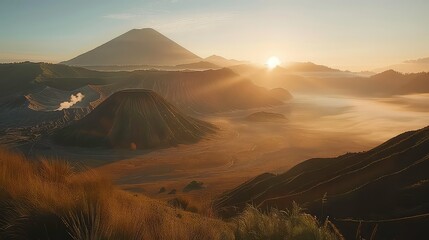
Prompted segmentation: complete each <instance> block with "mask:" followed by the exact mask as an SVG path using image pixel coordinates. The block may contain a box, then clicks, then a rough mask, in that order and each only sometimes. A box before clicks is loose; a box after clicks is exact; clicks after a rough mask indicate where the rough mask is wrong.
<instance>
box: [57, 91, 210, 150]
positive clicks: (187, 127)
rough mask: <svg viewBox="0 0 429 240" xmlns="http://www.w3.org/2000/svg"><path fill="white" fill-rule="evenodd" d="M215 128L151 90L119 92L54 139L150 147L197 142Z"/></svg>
mask: <svg viewBox="0 0 429 240" xmlns="http://www.w3.org/2000/svg"><path fill="white" fill-rule="evenodd" d="M214 130H215V127H214V126H213V125H211V124H209V123H206V122H203V121H200V120H197V119H194V118H192V117H188V116H186V115H184V114H182V113H181V112H179V111H178V110H177V109H176V108H175V107H174V106H173V105H171V104H169V103H168V102H166V101H165V100H164V99H163V98H162V97H160V96H159V95H158V94H156V93H155V92H153V91H151V90H143V89H129V90H123V91H120V92H117V93H115V94H113V95H112V96H110V97H109V98H108V99H107V100H105V101H104V102H103V103H101V104H100V105H99V106H98V107H97V108H96V109H94V111H92V112H91V113H90V114H88V115H87V116H86V117H84V118H83V119H81V120H79V121H77V122H76V123H75V124H72V125H71V126H68V127H66V128H64V129H61V130H59V131H58V132H57V133H56V134H55V136H54V139H55V141H56V142H58V143H60V144H64V145H74V146H82V147H108V148H131V149H148V148H161V147H169V146H174V145H177V144H182V143H194V142H197V141H198V140H200V139H201V138H203V137H204V136H205V135H206V134H209V133H213V132H214Z"/></svg>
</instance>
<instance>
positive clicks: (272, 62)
mask: <svg viewBox="0 0 429 240" xmlns="http://www.w3.org/2000/svg"><path fill="white" fill-rule="evenodd" d="M280 63H281V62H280V59H279V58H278V57H276V56H272V57H270V58H268V60H267V62H266V65H267V67H268V69H274V68H276V67H277V66H278V65H280Z"/></svg>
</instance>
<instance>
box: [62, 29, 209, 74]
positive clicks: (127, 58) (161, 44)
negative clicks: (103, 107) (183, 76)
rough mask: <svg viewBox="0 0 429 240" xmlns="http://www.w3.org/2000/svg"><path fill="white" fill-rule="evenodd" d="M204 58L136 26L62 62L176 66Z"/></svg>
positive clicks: (154, 31)
mask: <svg viewBox="0 0 429 240" xmlns="http://www.w3.org/2000/svg"><path fill="white" fill-rule="evenodd" d="M200 60H201V58H200V57H198V56H197V55H195V54H193V53H192V52H190V51H189V50H187V49H185V48H183V47H182V46H180V45H179V44H177V43H175V42H174V41H172V40H171V39H169V38H167V37H166V36H164V35H162V34H161V33H159V32H157V31H156V30H154V29H152V28H143V29H133V30H130V31H128V32H126V33H124V34H122V35H120V36H119V37H116V38H114V39H112V40H110V41H109V42H107V43H105V44H103V45H101V46H99V47H96V48H94V49H93V50H90V51H88V52H86V53H83V54H81V55H79V56H77V57H75V58H73V59H70V60H68V61H65V62H62V63H63V64H67V65H73V66H111V65H152V66H175V65H178V64H186V63H193V62H198V61H200Z"/></svg>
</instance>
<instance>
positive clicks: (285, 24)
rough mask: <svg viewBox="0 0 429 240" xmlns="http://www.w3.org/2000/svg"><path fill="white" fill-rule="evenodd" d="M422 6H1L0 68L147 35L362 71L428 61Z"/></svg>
mask: <svg viewBox="0 0 429 240" xmlns="http://www.w3.org/2000/svg"><path fill="white" fill-rule="evenodd" d="M428 24H429V1H427V0H408V1H405V0H359V1H357V0H317V1H316V0H313V1H310V0H216V1H206V0H139V1H137V0H123V1H113V0H91V1H88V0H85V1H84V0H70V1H59V0H38V1H34V0H1V1H0V62H13V61H25V60H29V61H45V62H53V63H57V62H60V61H64V60H68V59H70V58H73V57H75V56H77V55H79V54H81V53H84V52H86V51H88V50H91V49H93V48H95V47H97V46H99V45H101V44H103V43H105V42H107V41H109V40H111V39H113V38H115V37H116V36H118V35H120V34H123V33H125V32H127V31H129V30H131V29H134V28H146V27H151V28H154V29H156V30H158V31H159V32H161V33H162V34H164V35H166V36H167V37H169V38H171V39H172V40H174V41H176V42H177V43H179V44H180V45H182V46H183V47H185V48H187V49H189V50H190V51H192V52H194V53H195V54H197V55H199V56H201V57H207V56H210V55H212V54H216V55H221V56H224V57H227V58H234V59H239V60H248V61H252V62H254V63H264V62H265V61H266V59H268V58H269V57H270V56H277V57H278V58H280V60H281V61H282V62H283V63H288V62H295V61H298V62H303V61H305V62H307V61H311V62H315V63H318V64H323V65H328V66H330V67H336V68H340V69H343V70H346V69H347V70H352V71H361V70H371V69H376V68H379V67H384V66H387V65H391V64H396V63H400V62H403V61H405V60H410V59H418V58H424V57H429V44H428V43H429V27H428Z"/></svg>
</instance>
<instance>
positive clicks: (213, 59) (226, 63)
mask: <svg viewBox="0 0 429 240" xmlns="http://www.w3.org/2000/svg"><path fill="white" fill-rule="evenodd" d="M204 61H206V62H209V63H213V64H216V65H218V66H221V67H230V66H235V65H241V64H246V63H247V62H245V61H238V60H235V59H226V58H224V57H221V56H218V55H211V56H209V57H206V58H204Z"/></svg>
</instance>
